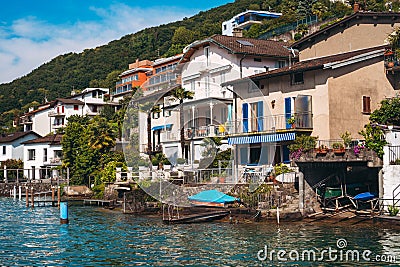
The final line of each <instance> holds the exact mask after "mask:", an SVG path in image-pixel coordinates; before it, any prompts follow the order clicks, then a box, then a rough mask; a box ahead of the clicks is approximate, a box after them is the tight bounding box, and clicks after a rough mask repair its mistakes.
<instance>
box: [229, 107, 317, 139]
mask: <svg viewBox="0 0 400 267" xmlns="http://www.w3.org/2000/svg"><path fill="white" fill-rule="evenodd" d="M290 118H294V123H292V124H290V123H289V122H290V120H289V119H290ZM312 118H313V114H312V113H311V112H303V113H295V114H279V115H271V116H262V117H256V118H249V119H240V120H236V123H235V121H233V122H232V127H231V129H228V133H229V134H231V133H232V134H243V133H254V132H267V133H268V132H276V131H283V130H296V129H302V130H304V129H305V130H312V129H313V121H312Z"/></svg>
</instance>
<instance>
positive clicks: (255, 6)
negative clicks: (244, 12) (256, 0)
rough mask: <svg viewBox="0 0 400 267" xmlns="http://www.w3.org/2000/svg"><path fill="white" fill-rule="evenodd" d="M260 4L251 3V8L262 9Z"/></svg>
mask: <svg viewBox="0 0 400 267" xmlns="http://www.w3.org/2000/svg"><path fill="white" fill-rule="evenodd" d="M260 9H261V8H260V5H259V4H251V5H249V10H260Z"/></svg>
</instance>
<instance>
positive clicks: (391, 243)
mask: <svg viewBox="0 0 400 267" xmlns="http://www.w3.org/2000/svg"><path fill="white" fill-rule="evenodd" d="M69 219H70V224H69V225H60V223H59V212H58V209H57V208H52V207H45V208H44V207H36V208H35V209H33V210H32V209H31V208H26V207H25V206H24V202H19V201H14V200H12V199H4V198H3V199H0V232H1V235H0V266H185V265H187V266H378V265H379V264H378V263H374V264H369V263H368V264H366V263H365V262H359V263H357V262H348V263H346V262H340V263H339V262H336V263H333V262H330V263H329V262H318V263H315V262H297V263H296V262H278V261H277V260H276V259H275V261H274V262H268V261H264V262H262V261H259V260H258V259H257V252H258V251H259V250H260V249H263V248H264V245H267V246H268V248H269V249H276V250H277V249H284V250H286V251H290V250H296V249H297V250H298V251H302V250H304V249H314V250H315V251H318V250H322V249H327V248H328V247H332V248H334V249H337V247H336V241H337V240H338V239H340V238H344V239H346V240H347V242H348V244H347V249H358V250H360V251H362V250H366V249H369V250H371V251H372V252H373V253H374V254H391V255H396V256H397V257H398V259H399V260H400V246H399V241H400V231H399V230H398V229H387V228H385V227H383V226H381V225H352V226H351V227H350V225H343V224H341V225H333V224H315V223H314V224H310V223H283V224H282V225H281V226H280V227H279V228H278V227H277V226H276V225H275V224H274V223H258V224H238V225H231V224H227V223H207V224H193V225H173V226H170V225H164V224H162V223H161V220H160V218H147V217H135V216H132V215H124V214H121V213H119V212H116V211H112V212H110V211H106V210H103V209H97V208H93V207H81V206H71V207H70V208H69ZM379 266H388V264H381V265H379ZM392 266H399V265H392Z"/></svg>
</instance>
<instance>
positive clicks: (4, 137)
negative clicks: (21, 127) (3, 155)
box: [0, 131, 40, 144]
mask: <svg viewBox="0 0 400 267" xmlns="http://www.w3.org/2000/svg"><path fill="white" fill-rule="evenodd" d="M29 134H34V135H36V136H37V137H40V135H38V134H37V133H35V132H34V131H28V132H16V133H10V134H1V135H0V144H4V143H10V142H13V141H15V140H17V139H19V138H22V137H24V136H27V135H29Z"/></svg>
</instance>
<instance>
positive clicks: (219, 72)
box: [140, 35, 292, 163]
mask: <svg viewBox="0 0 400 267" xmlns="http://www.w3.org/2000/svg"><path fill="white" fill-rule="evenodd" d="M285 45H286V44H285V43H282V42H275V41H269V40H257V39H249V38H239V37H230V36H223V35H213V36H211V37H210V38H208V39H205V40H202V41H197V42H194V43H193V44H191V45H190V46H188V47H187V48H186V49H185V53H184V55H183V57H182V59H181V61H180V64H179V65H178V68H177V70H178V71H180V72H181V80H182V87H183V88H185V89H186V90H189V91H192V92H194V98H193V99H192V100H185V103H184V121H185V125H184V126H180V125H179V108H178V105H177V104H178V103H177V101H173V100H171V98H170V97H168V96H167V97H164V98H162V97H161V96H160V97H159V100H158V103H159V104H160V107H161V108H162V112H160V113H156V114H152V117H153V118H152V125H151V126H152V139H153V142H152V144H153V146H157V145H160V146H159V147H162V150H163V152H164V153H165V154H166V155H167V157H168V158H173V159H174V158H177V157H178V158H185V159H186V160H187V162H189V163H191V162H194V161H196V160H200V158H201V149H202V147H201V146H200V144H201V143H202V140H203V139H204V138H205V137H212V136H225V135H226V134H229V131H230V122H231V121H232V120H233V118H234V115H233V114H232V111H233V93H232V92H230V91H229V90H228V89H227V88H223V87H221V84H222V83H224V82H226V81H230V80H235V79H238V78H241V77H247V76H250V75H253V74H256V73H261V72H264V71H265V70H266V69H267V70H268V69H275V68H279V67H284V66H286V65H288V64H289V60H290V59H289V58H290V57H291V56H292V53H291V51H290V50H288V49H287V48H286V47H285ZM144 121H145V120H144ZM181 127H184V128H185V139H186V141H185V146H186V149H185V155H182V153H181V149H180V147H181V145H180V141H179V140H180V129H181ZM140 129H141V130H142V129H143V130H145V129H147V127H146V123H145V122H143V120H142V122H141V126H140ZM140 138H141V140H140V143H141V144H146V143H147V134H141V135H140Z"/></svg>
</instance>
